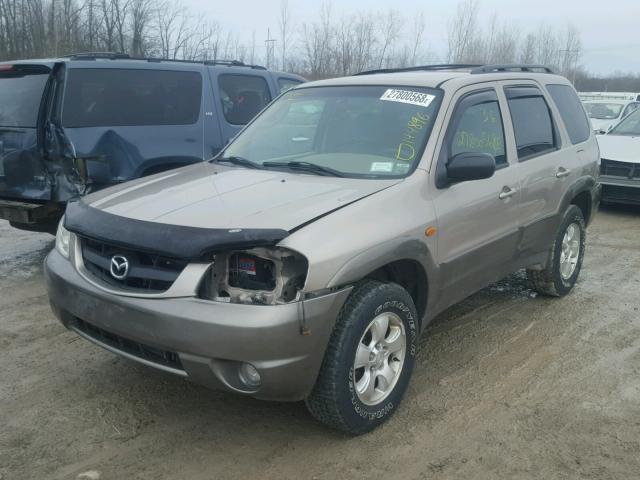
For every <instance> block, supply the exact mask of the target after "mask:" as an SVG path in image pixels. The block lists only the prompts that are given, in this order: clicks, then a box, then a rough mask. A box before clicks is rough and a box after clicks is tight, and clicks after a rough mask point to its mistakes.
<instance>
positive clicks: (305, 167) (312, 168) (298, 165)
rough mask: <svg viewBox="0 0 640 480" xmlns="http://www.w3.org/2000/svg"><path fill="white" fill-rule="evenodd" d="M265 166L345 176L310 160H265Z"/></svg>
mask: <svg viewBox="0 0 640 480" xmlns="http://www.w3.org/2000/svg"><path fill="white" fill-rule="evenodd" d="M262 166H263V167H265V168H269V167H275V168H289V169H291V170H302V171H305V172H312V173H318V174H321V175H331V176H332V177H344V173H342V172H340V171H339V170H335V169H333V168H330V167H323V166H322V165H317V164H315V163H310V162H264V163H263V164H262Z"/></svg>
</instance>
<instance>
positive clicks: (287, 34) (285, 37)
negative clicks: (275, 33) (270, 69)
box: [278, 0, 292, 70]
mask: <svg viewBox="0 0 640 480" xmlns="http://www.w3.org/2000/svg"><path fill="white" fill-rule="evenodd" d="M278 27H279V28H280V51H281V52H282V70H285V69H286V63H287V46H288V44H289V39H290V38H291V34H292V32H291V11H290V10H289V0H281V1H280V15H279V17H278Z"/></svg>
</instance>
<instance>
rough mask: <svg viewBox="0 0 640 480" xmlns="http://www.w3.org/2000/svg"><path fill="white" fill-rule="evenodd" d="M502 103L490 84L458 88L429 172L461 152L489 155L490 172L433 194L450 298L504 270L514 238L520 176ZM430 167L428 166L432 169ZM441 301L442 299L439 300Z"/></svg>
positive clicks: (446, 299) (442, 170)
mask: <svg viewBox="0 0 640 480" xmlns="http://www.w3.org/2000/svg"><path fill="white" fill-rule="evenodd" d="M503 117H504V105H501V104H500V101H499V100H498V96H497V94H496V91H495V86H494V85H493V84H492V86H491V87H490V88H486V89H482V90H478V87H475V91H474V90H471V91H469V90H463V91H461V92H460V93H459V94H458V96H457V104H456V107H455V110H454V112H453V114H452V116H451V119H450V120H449V121H448V122H447V123H448V125H449V127H448V130H447V133H446V135H445V139H444V143H443V145H442V147H441V152H440V155H439V156H438V165H437V167H436V169H435V170H436V171H435V175H436V176H438V175H443V174H446V163H447V161H448V159H450V158H452V157H453V156H454V155H456V154H460V153H465V152H475V153H488V154H491V155H493V156H494V158H495V161H496V172H495V174H494V175H493V176H492V177H491V178H487V179H483V180H474V181H466V182H459V183H454V184H449V185H447V186H445V187H442V188H439V189H437V191H436V194H435V197H434V204H435V208H436V213H437V216H438V247H437V257H438V263H439V264H440V267H441V288H442V292H441V293H442V296H441V298H442V301H443V303H446V304H452V303H454V302H457V301H458V300H460V299H462V298H464V297H465V296H467V295H469V294H470V293H472V292H474V291H476V290H478V289H480V288H482V287H484V286H485V285H487V283H489V282H491V281H494V280H497V279H499V278H501V277H502V276H504V275H505V274H507V273H509V272H510V268H511V266H512V264H513V261H514V258H515V253H516V246H517V240H518V211H519V210H518V208H519V202H520V182H519V179H518V175H517V173H516V171H515V170H516V169H515V168H514V167H513V165H512V159H511V158H510V155H509V154H508V151H507V149H506V146H505V145H506V141H505V130H504V123H503ZM432 170H433V169H432ZM443 306H444V305H443Z"/></svg>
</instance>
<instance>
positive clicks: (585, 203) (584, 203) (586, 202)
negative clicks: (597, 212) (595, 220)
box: [571, 192, 591, 223]
mask: <svg viewBox="0 0 640 480" xmlns="http://www.w3.org/2000/svg"><path fill="white" fill-rule="evenodd" d="M571 204H572V205H575V206H576V207H578V208H579V209H580V210H582V216H583V217H584V221H585V223H589V220H590V219H591V195H590V194H589V192H580V193H579V194H578V195H576V196H575V197H573V200H571Z"/></svg>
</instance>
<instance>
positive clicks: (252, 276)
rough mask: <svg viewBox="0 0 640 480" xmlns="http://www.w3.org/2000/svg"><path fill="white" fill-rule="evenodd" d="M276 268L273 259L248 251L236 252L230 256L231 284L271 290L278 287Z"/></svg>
mask: <svg viewBox="0 0 640 480" xmlns="http://www.w3.org/2000/svg"><path fill="white" fill-rule="evenodd" d="M275 270H276V267H275V264H274V263H273V262H272V261H271V260H267V259H266V258H260V257H257V256H256V255H249V254H248V253H234V254H233V255H231V256H230V257H229V270H228V271H229V286H231V287H237V288H243V289H245V290H266V291H271V290H273V289H274V288H276V278H275V273H276V272H275Z"/></svg>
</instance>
